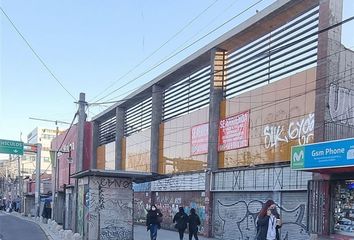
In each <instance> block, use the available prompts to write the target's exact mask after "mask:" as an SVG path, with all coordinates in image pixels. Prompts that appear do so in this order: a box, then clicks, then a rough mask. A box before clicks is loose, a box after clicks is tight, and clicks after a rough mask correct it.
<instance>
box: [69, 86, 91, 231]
mask: <svg viewBox="0 0 354 240" xmlns="http://www.w3.org/2000/svg"><path fill="white" fill-rule="evenodd" d="M86 104H87V103H86V102H85V93H80V98H79V110H78V112H79V122H78V133H77V135H78V136H77V137H78V139H77V147H76V159H75V161H76V172H80V171H82V169H83V155H84V129H85V121H86V113H85V106H86ZM77 196H78V182H77V179H75V189H74V194H73V213H74V214H72V223H73V228H74V229H73V231H74V232H76V230H77V221H76V220H77V214H78V212H77Z"/></svg>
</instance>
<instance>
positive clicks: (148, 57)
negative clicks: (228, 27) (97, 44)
mask: <svg viewBox="0 0 354 240" xmlns="http://www.w3.org/2000/svg"><path fill="white" fill-rule="evenodd" d="M217 1H219V0H214V2H212V3H211V4H210V5H209V6H208V7H207V8H205V9H204V10H203V11H202V12H200V13H199V14H198V15H197V16H195V17H194V18H193V19H192V20H190V21H189V22H188V23H187V24H186V25H185V26H183V27H182V28H181V29H180V30H179V31H177V32H176V33H175V34H174V35H172V36H171V37H170V38H169V39H168V40H167V41H165V42H164V43H163V44H162V45H161V46H160V47H158V48H157V49H155V50H154V51H153V52H152V53H151V54H150V55H148V56H147V57H146V58H144V59H143V60H142V61H140V62H139V63H138V64H137V65H135V66H134V67H133V68H132V69H130V70H129V71H128V72H126V73H125V74H124V75H122V76H121V77H119V78H118V79H117V80H116V81H114V82H112V83H111V84H110V85H109V86H108V87H107V88H105V89H104V90H103V91H102V92H100V93H99V94H97V95H96V96H95V97H94V98H93V99H92V101H94V99H96V98H97V97H98V96H99V95H101V94H102V93H104V92H106V91H107V90H108V89H109V88H111V87H113V86H114V85H115V84H116V83H117V82H118V81H119V80H121V79H123V78H124V77H126V76H127V75H129V74H130V73H131V72H133V71H134V70H135V69H137V68H138V67H140V66H141V65H142V64H143V63H144V62H146V60H148V59H150V58H151V57H152V56H153V55H155V53H157V52H158V51H159V50H160V49H161V48H163V47H164V46H165V45H167V44H168V43H169V42H171V41H172V40H173V39H174V38H175V37H177V36H178V35H179V34H180V33H181V32H183V31H184V30H185V29H186V28H187V27H189V26H190V25H191V24H192V23H193V22H194V21H195V20H197V19H198V18H199V17H200V16H201V15H203V14H204V13H205V12H206V11H207V10H209V9H210V8H211V7H212V6H213V5H214V4H215V3H216V2H217ZM98 101H99V100H98Z"/></svg>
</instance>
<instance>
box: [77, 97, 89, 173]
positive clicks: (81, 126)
mask: <svg viewBox="0 0 354 240" xmlns="http://www.w3.org/2000/svg"><path fill="white" fill-rule="evenodd" d="M86 104H87V103H86V102H85V93H80V100H79V122H78V133H77V137H78V141H77V147H76V159H75V160H76V172H80V171H82V169H83V163H84V162H83V160H84V158H83V156H84V128H85V121H86V113H85V106H86Z"/></svg>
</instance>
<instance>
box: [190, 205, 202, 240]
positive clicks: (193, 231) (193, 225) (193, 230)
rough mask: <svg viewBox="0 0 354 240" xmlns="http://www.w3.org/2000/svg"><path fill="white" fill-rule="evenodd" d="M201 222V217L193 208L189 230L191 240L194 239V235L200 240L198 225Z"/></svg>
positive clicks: (196, 239)
mask: <svg viewBox="0 0 354 240" xmlns="http://www.w3.org/2000/svg"><path fill="white" fill-rule="evenodd" d="M200 224H201V222H200V218H199V216H198V215H197V213H196V212H195V209H194V208H192V209H191V212H190V215H189V216H188V230H189V240H192V238H193V236H194V239H195V240H198V226H199V225H200Z"/></svg>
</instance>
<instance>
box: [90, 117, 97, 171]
mask: <svg viewBox="0 0 354 240" xmlns="http://www.w3.org/2000/svg"><path fill="white" fill-rule="evenodd" d="M98 125H99V123H98V122H97V121H94V122H93V123H92V153H91V162H90V169H96V168H97V148H98Z"/></svg>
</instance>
